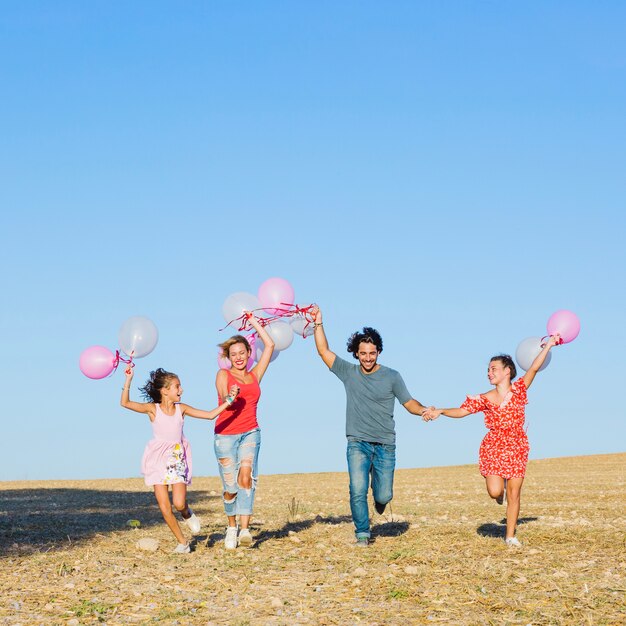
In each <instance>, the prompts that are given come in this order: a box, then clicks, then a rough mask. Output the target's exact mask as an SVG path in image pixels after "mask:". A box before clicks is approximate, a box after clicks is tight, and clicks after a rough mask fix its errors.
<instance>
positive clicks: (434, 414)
mask: <svg viewBox="0 0 626 626" xmlns="http://www.w3.org/2000/svg"><path fill="white" fill-rule="evenodd" d="M442 413H443V409H436V408H435V407H434V406H429V407H428V408H427V409H426V410H425V411H424V412H423V413H422V419H423V420H424V421H425V422H432V420H436V419H437V418H438V417H439V416H440V415H441V414H442Z"/></svg>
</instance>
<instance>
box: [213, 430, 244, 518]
mask: <svg viewBox="0 0 626 626" xmlns="http://www.w3.org/2000/svg"><path fill="white" fill-rule="evenodd" d="M238 439H239V438H238V437H237V436H236V435H215V442H214V448H215V456H216V458H217V463H218V467H219V470H220V478H221V479H222V488H223V492H224V496H223V497H224V512H225V513H226V515H227V516H228V525H229V526H233V527H234V526H236V524H237V522H236V518H235V503H236V499H237V491H238V490H237V482H236V480H235V470H236V466H237V461H236V456H235V454H236V452H235V445H236V442H237V440H238Z"/></svg>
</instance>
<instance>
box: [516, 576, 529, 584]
mask: <svg viewBox="0 0 626 626" xmlns="http://www.w3.org/2000/svg"><path fill="white" fill-rule="evenodd" d="M515 582H516V583H519V584H520V585H523V584H524V583H527V582H528V578H526V576H518V577H517V578H516V579H515Z"/></svg>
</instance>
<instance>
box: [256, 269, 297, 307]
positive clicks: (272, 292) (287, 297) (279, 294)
mask: <svg viewBox="0 0 626 626" xmlns="http://www.w3.org/2000/svg"><path fill="white" fill-rule="evenodd" d="M257 295H258V298H259V302H260V303H261V306H262V307H263V309H265V311H267V312H268V313H269V314H270V315H276V314H278V313H280V312H281V311H280V309H285V308H286V306H285V305H287V306H289V305H291V304H293V303H294V299H295V294H294V291H293V287H292V286H291V285H290V284H289V283H288V282H287V281H286V280H285V279H284V278H278V277H274V278H268V279H267V280H266V281H265V282H264V283H262V284H261V286H260V287H259V293H258V294H257Z"/></svg>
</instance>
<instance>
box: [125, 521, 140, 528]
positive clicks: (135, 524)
mask: <svg viewBox="0 0 626 626" xmlns="http://www.w3.org/2000/svg"><path fill="white" fill-rule="evenodd" d="M126 526H128V527H129V528H139V527H140V526H141V522H140V521H139V520H138V519H129V520H128V521H127V522H126Z"/></svg>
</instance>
